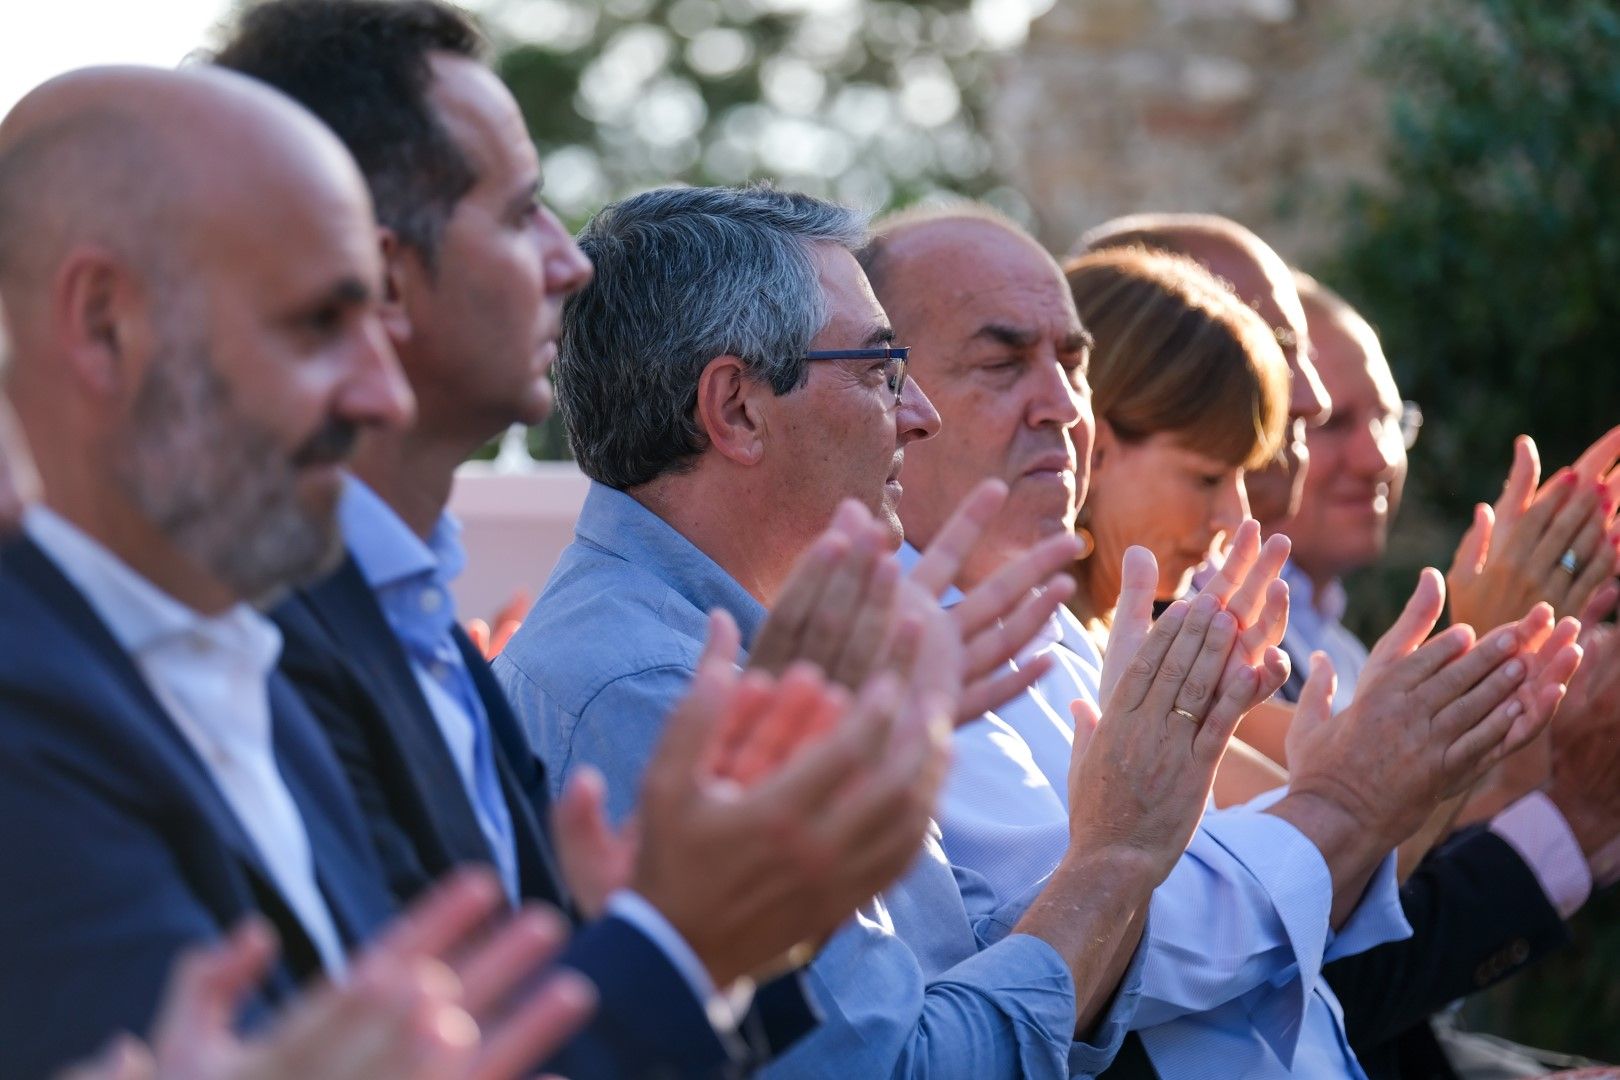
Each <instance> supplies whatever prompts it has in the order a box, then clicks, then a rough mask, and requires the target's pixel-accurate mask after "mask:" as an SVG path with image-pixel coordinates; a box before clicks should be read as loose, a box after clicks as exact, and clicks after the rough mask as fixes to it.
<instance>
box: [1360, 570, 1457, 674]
mask: <svg viewBox="0 0 1620 1080" xmlns="http://www.w3.org/2000/svg"><path fill="white" fill-rule="evenodd" d="M1445 603H1446V585H1445V581H1444V580H1443V579H1442V578H1441V577H1440V573H1439V571H1437V570H1435V569H1434V568H1433V567H1429V566H1426V567H1424V568H1423V572H1422V573H1421V574H1419V575H1418V583H1417V588H1416V589H1414V590H1412V596H1411V598H1410V599H1409V600H1407V601H1406V607H1405V608H1403V609H1402V610H1401V614H1400V617H1399V618H1397V619H1396V620H1395V624H1394V625H1393V626H1391V627H1390V628H1389V629H1388V630H1387V631H1385V633H1384V636H1383V637H1381V638H1379V639H1378V641H1377V643H1376V644H1374V645H1373V647H1372V651H1371V654H1370V655H1369V657H1368V663H1369V664H1373V663H1380V664H1387V663H1389V662H1391V661H1393V660H1397V659H1399V658H1400V657H1403V656H1406V655H1408V654H1410V653H1411V652H1412V651H1413V650H1414V649H1416V648H1417V647H1418V646H1419V645H1421V644H1422V643H1423V639H1424V638H1426V637H1428V636H1429V633H1430V631H1432V630H1433V629H1434V624H1435V623H1436V622H1438V621H1439V620H1440V613H1441V612H1442V611H1443V610H1444V609H1445Z"/></svg>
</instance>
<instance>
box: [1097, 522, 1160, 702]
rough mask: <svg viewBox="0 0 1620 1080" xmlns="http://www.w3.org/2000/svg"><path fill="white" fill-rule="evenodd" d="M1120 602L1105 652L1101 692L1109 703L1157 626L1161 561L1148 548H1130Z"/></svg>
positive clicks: (1121, 577)
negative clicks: (1155, 608)
mask: <svg viewBox="0 0 1620 1080" xmlns="http://www.w3.org/2000/svg"><path fill="white" fill-rule="evenodd" d="M1119 581H1120V586H1119V603H1118V604H1116V605H1115V607H1114V626H1113V629H1112V631H1110V633H1109V635H1108V649H1107V651H1106V652H1105V653H1104V654H1103V669H1102V676H1101V679H1100V686H1099V693H1100V696H1101V699H1102V701H1103V702H1104V703H1105V704H1106V703H1107V702H1108V701H1110V700H1111V699H1112V698H1113V695H1114V689H1115V687H1116V686H1118V684H1119V680H1120V677H1121V676H1123V675H1124V673H1125V668H1126V666H1127V665H1128V664H1129V663H1130V661H1131V658H1132V657H1134V656H1135V655H1136V652H1137V650H1138V649H1140V648H1141V647H1142V642H1144V641H1146V640H1147V636H1148V632H1149V631H1150V630H1151V629H1152V628H1153V597H1154V594H1155V593H1157V592H1158V589H1159V564H1158V562H1157V561H1156V560H1155V559H1154V558H1153V553H1152V552H1151V551H1149V550H1148V549H1147V548H1145V547H1135V546H1133V547H1128V548H1126V549H1125V556H1124V559H1123V560H1122V561H1121V563H1120V574H1119Z"/></svg>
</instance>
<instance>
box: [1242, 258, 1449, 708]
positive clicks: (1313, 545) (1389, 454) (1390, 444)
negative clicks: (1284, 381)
mask: <svg viewBox="0 0 1620 1080" xmlns="http://www.w3.org/2000/svg"><path fill="white" fill-rule="evenodd" d="M1295 285H1296V286H1297V288H1298V290H1299V297H1300V302H1301V304H1302V306H1303V307H1304V310H1305V317H1306V320H1307V323H1308V325H1309V332H1310V340H1311V345H1312V349H1313V355H1312V359H1313V360H1314V362H1315V367H1316V372H1317V375H1318V376H1319V377H1320V378H1321V380H1322V385H1323V386H1324V387H1325V388H1326V389H1327V391H1328V394H1329V396H1330V399H1331V401H1332V402H1333V409H1332V412H1331V413H1330V414H1329V416H1328V418H1327V419H1326V420H1325V421H1324V422H1323V423H1321V424H1320V425H1318V426H1317V427H1315V428H1313V429H1311V431H1310V432H1309V434H1308V435H1307V437H1306V446H1307V447H1308V449H1309V454H1310V463H1311V464H1310V468H1309V470H1308V471H1307V472H1306V474H1305V484H1304V489H1303V491H1302V494H1301V499H1300V504H1299V508H1298V510H1297V512H1296V513H1295V514H1294V515H1293V516H1292V517H1290V518H1288V519H1287V521H1286V522H1285V523H1283V524H1280V525H1278V528H1279V529H1280V530H1281V531H1283V532H1285V533H1287V535H1288V538H1289V539H1290V540H1291V541H1293V551H1292V557H1291V558H1290V560H1289V564H1288V566H1287V567H1286V568H1285V569H1284V571H1283V575H1282V576H1283V580H1284V581H1286V582H1288V589H1289V598H1290V599H1291V600H1292V602H1293V604H1292V610H1291V612H1290V614H1289V620H1288V630H1287V632H1286V633H1285V634H1284V635H1283V649H1284V651H1286V652H1287V653H1288V654H1289V656H1290V657H1291V658H1292V660H1293V662H1294V670H1295V672H1301V671H1304V670H1306V669H1307V667H1308V664H1307V661H1308V660H1309V659H1310V655H1311V653H1312V652H1314V651H1317V650H1321V651H1322V652H1324V653H1326V654H1327V658H1328V659H1329V660H1330V661H1332V663H1333V670H1334V672H1335V673H1336V674H1337V675H1338V677H1339V681H1338V684H1337V686H1336V687H1335V689H1334V695H1333V708H1334V711H1335V712H1339V711H1342V710H1343V709H1345V708H1348V707H1349V705H1350V701H1351V699H1352V698H1353V697H1354V696H1355V692H1356V680H1357V676H1359V675H1360V673H1361V669H1362V667H1363V666H1365V664H1366V662H1367V647H1366V646H1365V645H1363V644H1362V643H1361V641H1360V639H1358V638H1357V637H1356V636H1355V635H1354V634H1352V633H1351V632H1350V631H1349V630H1347V629H1345V627H1344V625H1343V624H1342V623H1340V622H1339V618H1340V616H1342V615H1343V613H1344V606H1345V594H1344V587H1343V586H1342V585H1341V584H1340V582H1339V579H1340V578H1341V577H1342V576H1343V575H1344V574H1346V573H1348V572H1349V571H1351V570H1355V569H1358V568H1360V567H1363V566H1366V565H1369V564H1370V563H1373V562H1375V561H1377V559H1378V558H1379V557H1381V556H1382V555H1383V553H1384V548H1385V545H1386V544H1387V542H1388V539H1389V523H1390V520H1391V519H1392V518H1393V517H1394V516H1395V511H1396V508H1397V507H1399V505H1400V499H1401V491H1402V489H1403V488H1404V487H1405V485H1406V451H1407V450H1409V449H1411V446H1412V443H1413V442H1414V441H1415V440H1416V439H1417V433H1418V429H1419V427H1420V426H1421V425H1422V423H1423V413H1422V411H1421V410H1420V409H1419V408H1418V407H1417V405H1416V404H1415V403H1413V402H1403V401H1402V400H1401V396H1400V393H1399V392H1398V391H1397V390H1396V389H1395V377H1394V375H1393V374H1391V373H1390V370H1389V363H1388V362H1387V361H1386V360H1385V359H1384V353H1383V349H1382V348H1380V347H1379V344H1378V335H1377V334H1375V333H1374V332H1373V329H1372V327H1371V326H1369V325H1367V321H1366V320H1365V319H1363V318H1362V317H1361V316H1360V315H1358V314H1356V312H1355V311H1354V310H1352V309H1351V308H1350V306H1349V305H1348V304H1346V303H1345V302H1344V301H1343V300H1341V299H1340V298H1339V297H1338V296H1336V295H1334V294H1333V293H1331V292H1329V291H1328V290H1327V288H1326V287H1324V286H1322V285H1320V284H1319V283H1318V282H1317V281H1316V280H1315V279H1314V278H1311V277H1309V276H1308V275H1306V274H1303V273H1298V272H1296V274H1295ZM1266 524H1267V525H1272V524H1275V523H1274V522H1270V521H1268V522H1266ZM1291 683H1292V686H1291V687H1290V688H1285V690H1284V693H1285V694H1287V695H1289V696H1297V694H1296V693H1291V691H1296V692H1297V689H1298V687H1299V686H1300V685H1302V683H1301V681H1300V680H1299V679H1297V678H1296V679H1293V680H1291Z"/></svg>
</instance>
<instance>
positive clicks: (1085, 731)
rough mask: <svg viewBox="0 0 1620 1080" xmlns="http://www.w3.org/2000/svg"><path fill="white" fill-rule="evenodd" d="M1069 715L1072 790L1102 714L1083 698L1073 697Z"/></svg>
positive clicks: (1070, 786)
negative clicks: (1070, 725) (1072, 744)
mask: <svg viewBox="0 0 1620 1080" xmlns="http://www.w3.org/2000/svg"><path fill="white" fill-rule="evenodd" d="M1069 715H1070V716H1072V717H1074V749H1073V750H1071V751H1070V752H1069V790H1070V791H1071V792H1073V791H1074V790H1075V783H1076V779H1077V778H1078V777H1079V775H1080V763H1081V762H1082V761H1084V760H1085V757H1086V750H1087V749H1088V748H1089V747H1090V746H1091V737H1092V736H1093V735H1095V734H1096V733H1097V725H1098V724H1100V723H1102V714H1101V713H1099V712H1098V711H1097V706H1095V705H1093V704H1092V703H1091V702H1089V701H1087V700H1086V699H1085V698H1075V699H1074V700H1073V701H1071V702H1069Z"/></svg>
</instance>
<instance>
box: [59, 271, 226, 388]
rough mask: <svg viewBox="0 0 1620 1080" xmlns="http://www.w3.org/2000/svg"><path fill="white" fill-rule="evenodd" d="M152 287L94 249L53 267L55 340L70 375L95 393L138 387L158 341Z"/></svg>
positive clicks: (151, 284) (150, 283)
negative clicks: (153, 320) (152, 310)
mask: <svg viewBox="0 0 1620 1080" xmlns="http://www.w3.org/2000/svg"><path fill="white" fill-rule="evenodd" d="M152 288H153V283H152V282H149V281H142V280H141V279H140V278H139V277H138V276H137V275H136V274H134V273H133V272H132V271H131V270H130V269H129V268H128V267H127V266H125V265H124V264H123V263H122V262H121V261H120V260H119V259H118V258H117V257H116V256H114V255H113V254H112V253H111V252H108V251H106V250H105V249H102V248H97V247H84V248H79V249H77V250H75V251H73V252H71V253H70V254H69V255H68V257H67V258H66V259H64V260H63V261H62V265H61V267H60V268H59V269H58V270H57V273H56V277H55V279H54V281H53V282H52V295H51V318H52V320H53V321H54V322H55V324H56V339H57V340H58V341H60V342H61V343H62V346H63V351H64V352H65V354H66V356H67V361H68V365H69V368H70V369H71V371H72V373H73V377H74V379H75V380H76V381H77V382H79V383H80V384H81V385H82V386H84V387H85V388H86V389H88V390H89V391H90V392H91V393H92V394H94V395H95V396H98V397H108V398H117V397H121V396H123V395H125V394H128V393H133V391H134V389H135V388H136V387H138V386H140V384H141V380H142V378H143V375H144V370H145V367H146V365H147V364H148V363H149V361H150V357H151V356H152V353H153V351H154V349H155V348H156V344H157V339H158V335H157V333H156V330H155V328H154V327H153V325H152V316H151V304H150V301H151V299H152V298H151V295H150V294H151V291H152ZM197 329H198V330H199V331H200V330H201V328H197Z"/></svg>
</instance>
